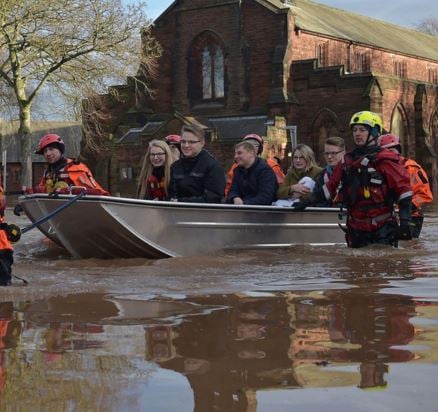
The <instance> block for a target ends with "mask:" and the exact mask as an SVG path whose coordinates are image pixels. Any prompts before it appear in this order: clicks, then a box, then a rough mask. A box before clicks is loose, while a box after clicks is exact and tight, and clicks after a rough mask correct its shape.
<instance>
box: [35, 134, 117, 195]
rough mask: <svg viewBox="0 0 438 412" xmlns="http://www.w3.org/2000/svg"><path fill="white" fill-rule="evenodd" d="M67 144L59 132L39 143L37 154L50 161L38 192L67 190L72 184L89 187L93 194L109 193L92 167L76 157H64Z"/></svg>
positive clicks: (47, 135) (37, 188) (45, 137)
mask: <svg viewBox="0 0 438 412" xmlns="http://www.w3.org/2000/svg"><path fill="white" fill-rule="evenodd" d="M64 151H65V144H64V142H63V141H62V139H61V138H60V137H59V136H58V135H57V134H46V135H45V136H43V137H42V138H41V140H40V141H39V143H38V149H37V150H36V151H35V153H36V154H39V155H43V156H44V158H45V159H46V161H47V163H48V167H47V169H46V170H45V171H44V175H43V178H42V179H41V182H40V183H39V185H38V186H37V187H36V188H35V191H37V192H43V193H52V192H66V191H68V190H69V188H70V187H71V186H79V187H84V188H86V189H87V193H89V194H92V195H109V192H107V191H106V190H105V189H103V188H102V187H101V186H100V185H99V183H97V182H96V180H95V179H94V177H93V175H92V173H91V172H90V169H88V167H87V166H86V165H85V164H84V163H82V162H80V161H79V160H76V159H69V158H65V157H64Z"/></svg>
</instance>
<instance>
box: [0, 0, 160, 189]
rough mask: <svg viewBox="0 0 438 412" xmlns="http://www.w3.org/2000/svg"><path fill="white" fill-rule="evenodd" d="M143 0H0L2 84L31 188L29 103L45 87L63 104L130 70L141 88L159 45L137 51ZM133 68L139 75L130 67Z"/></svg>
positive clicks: (143, 27)
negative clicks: (128, 1) (126, 1)
mask: <svg viewBox="0 0 438 412" xmlns="http://www.w3.org/2000/svg"><path fill="white" fill-rule="evenodd" d="M144 6H145V4H144V3H142V2H140V3H137V4H134V5H129V6H126V7H125V6H123V5H122V2H121V0H1V2H0V81H1V82H2V83H3V84H4V85H6V87H7V88H9V89H10V90H12V91H13V94H14V97H15V101H16V102H15V103H16V107H17V112H18V118H19V125H20V126H19V130H18V134H19V136H20V139H21V147H22V185H23V188H25V187H30V186H31V185H32V167H31V166H32V164H31V119H32V104H33V103H34V102H35V99H36V97H37V96H38V95H39V94H40V92H41V91H42V90H43V88H44V86H45V85H49V87H51V88H53V89H54V90H56V91H57V92H58V93H59V94H60V95H62V96H63V97H64V98H66V99H68V100H67V101H69V102H71V103H72V104H73V103H74V102H76V103H77V102H79V101H80V100H81V99H82V98H83V97H86V96H87V95H89V94H92V93H102V92H103V91H105V90H106V87H107V85H108V84H109V83H110V82H111V81H120V80H121V79H125V78H126V77H127V76H129V75H131V76H133V78H134V79H137V77H138V76H136V74H137V73H138V68H139V67H140V68H141V70H140V73H141V76H140V77H138V81H141V82H142V84H144V85H145V87H147V85H146V83H145V79H146V78H147V76H148V75H149V74H150V73H151V71H152V69H153V67H154V61H155V60H154V59H155V57H156V56H157V53H158V52H157V50H158V47H157V45H156V43H155V42H154V41H153V40H151V41H150V42H149V43H148V46H149V47H150V50H145V49H144V48H143V49H142V50H141V48H140V47H141V46H140V44H141V43H140V35H141V32H143V33H148V32H149V26H150V21H148V20H147V19H146V17H145V14H144V12H143V10H144ZM134 70H136V71H137V73H136V72H135V71H134Z"/></svg>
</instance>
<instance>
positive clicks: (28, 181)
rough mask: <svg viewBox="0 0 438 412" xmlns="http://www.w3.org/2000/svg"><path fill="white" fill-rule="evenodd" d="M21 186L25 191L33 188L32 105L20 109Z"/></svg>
mask: <svg viewBox="0 0 438 412" xmlns="http://www.w3.org/2000/svg"><path fill="white" fill-rule="evenodd" d="M18 136H19V138H20V142H21V186H22V190H23V191H25V190H26V189H27V188H31V187H32V135H31V132H30V105H26V106H23V107H21V108H20V128H19V129H18Z"/></svg>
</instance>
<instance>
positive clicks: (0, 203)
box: [0, 186, 14, 250]
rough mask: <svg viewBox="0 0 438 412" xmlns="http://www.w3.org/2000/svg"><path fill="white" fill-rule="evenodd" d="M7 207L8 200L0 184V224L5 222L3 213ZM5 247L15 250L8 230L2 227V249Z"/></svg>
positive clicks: (0, 248) (0, 239)
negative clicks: (7, 233) (7, 234)
mask: <svg viewBox="0 0 438 412" xmlns="http://www.w3.org/2000/svg"><path fill="white" fill-rule="evenodd" d="M5 208H6V201H5V196H4V193H3V187H2V186H0V224H1V223H4V217H3V215H4V212H5ZM4 249H8V250H14V248H13V247H12V243H11V242H10V241H9V240H8V238H7V236H6V232H5V231H4V230H1V229H0V250H4Z"/></svg>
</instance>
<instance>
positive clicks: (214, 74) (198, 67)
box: [188, 33, 226, 103]
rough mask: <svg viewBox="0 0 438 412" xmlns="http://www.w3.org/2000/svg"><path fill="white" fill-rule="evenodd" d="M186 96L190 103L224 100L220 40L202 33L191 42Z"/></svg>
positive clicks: (210, 34) (223, 60)
mask: <svg viewBox="0 0 438 412" xmlns="http://www.w3.org/2000/svg"><path fill="white" fill-rule="evenodd" d="M188 60H189V61H188V63H189V64H188V70H189V85H188V95H189V97H190V99H191V100H192V103H199V102H201V101H218V100H222V99H224V98H225V86H226V85H225V56H224V48H223V46H222V44H221V41H220V39H219V38H218V37H217V36H216V35H214V34H213V33H203V34H201V35H200V36H198V37H197V38H196V39H195V41H194V42H193V44H192V46H191V48H190V50H189V56H188Z"/></svg>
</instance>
